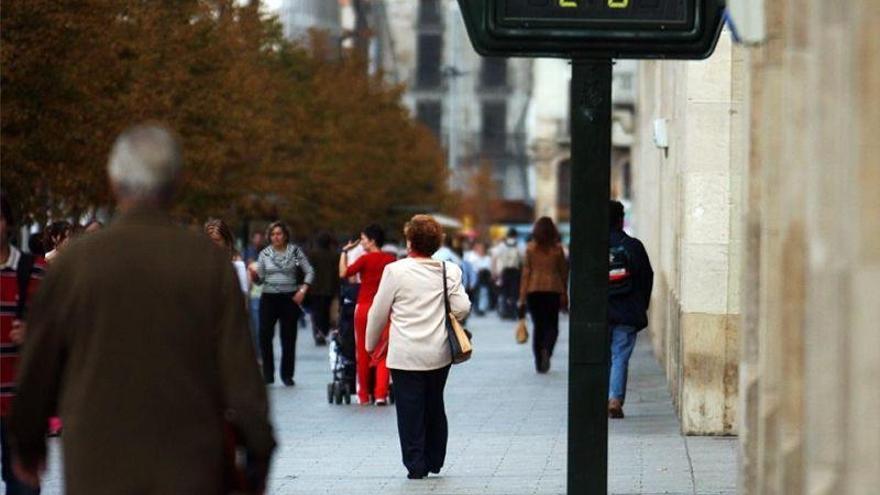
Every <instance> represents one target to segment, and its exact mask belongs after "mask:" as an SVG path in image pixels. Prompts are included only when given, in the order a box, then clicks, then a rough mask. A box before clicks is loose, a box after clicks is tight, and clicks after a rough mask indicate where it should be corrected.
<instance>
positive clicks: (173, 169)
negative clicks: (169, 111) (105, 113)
mask: <svg viewBox="0 0 880 495" xmlns="http://www.w3.org/2000/svg"><path fill="white" fill-rule="evenodd" d="M180 167H181V158H180V145H179V144H178V142H177V138H176V137H175V136H174V134H173V133H172V132H171V131H169V130H168V129H166V128H165V127H162V126H160V125H157V124H141V125H136V126H134V127H130V128H128V129H126V130H125V132H123V133H122V134H120V135H119V137H118V138H116V142H115V143H113V149H112V150H111V151H110V160H109V162H108V164H107V173H108V175H109V176H110V182H112V183H113V184H114V185H115V186H116V188H117V189H118V190H119V192H120V194H123V195H125V196H130V197H136V198H162V197H165V196H168V195H170V193H171V192H172V191H173V189H174V182H175V179H176V178H177V175H178V173H179V172H180Z"/></svg>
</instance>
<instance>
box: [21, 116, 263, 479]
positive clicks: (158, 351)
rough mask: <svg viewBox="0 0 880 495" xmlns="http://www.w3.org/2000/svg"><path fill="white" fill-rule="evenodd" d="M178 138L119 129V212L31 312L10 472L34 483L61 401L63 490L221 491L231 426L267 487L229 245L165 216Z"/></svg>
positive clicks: (58, 272)
mask: <svg viewBox="0 0 880 495" xmlns="http://www.w3.org/2000/svg"><path fill="white" fill-rule="evenodd" d="M180 166H181V164H180V151H179V148H178V144H177V142H176V140H175V138H174V137H173V136H172V135H171V133H169V132H168V131H167V130H165V129H163V128H161V127H156V126H150V125H147V126H138V127H134V128H131V129H129V130H128V131H126V132H125V133H123V134H122V135H121V136H120V137H119V138H118V139H117V141H116V143H115V144H114V146H113V150H112V151H111V154H110V161H109V166H108V173H109V177H110V182H111V185H112V187H113V191H114V194H115V195H116V198H117V206H118V211H119V213H120V214H119V217H118V218H117V219H116V220H115V221H114V222H113V223H112V224H111V225H110V226H108V227H107V228H106V229H103V230H101V231H100V232H96V233H94V234H91V235H89V236H85V237H83V238H81V239H78V240H76V241H74V242H73V243H71V245H70V246H68V247H67V249H65V250H64V252H62V253H61V254H59V255H58V258H57V260H56V261H55V262H54V263H53V265H52V269H51V270H50V273H49V274H48V275H47V276H46V278H45V279H44V281H43V282H44V283H43V284H42V285H41V287H40V290H39V292H38V293H37V296H36V298H35V300H34V306H33V310H32V311H31V312H30V313H29V315H30V319H29V320H28V328H29V330H28V335H27V338H26V340H25V343H24V350H23V356H22V362H21V368H20V371H19V389H18V396H17V397H16V400H15V402H14V403H13V406H12V418H11V428H10V429H11V439H12V447H13V451H14V452H15V453H16V454H17V457H16V458H15V459H16V464H15V469H16V473H17V475H18V476H19V478H21V479H22V480H24V481H30V482H32V483H36V482H37V481H38V476H39V474H40V471H41V470H42V469H43V467H44V464H45V458H46V441H45V433H46V418H47V417H48V416H49V415H51V414H52V413H53V412H54V411H55V410H56V408H57V410H58V411H59V412H60V415H61V417H62V418H63V420H64V425H65V428H64V436H63V437H62V443H63V453H64V471H65V473H64V474H65V488H66V492H67V493H69V494H72V495H76V494H86V493H87V494H101V493H107V494H111V493H112V494H118V493H142V494H146V493H156V494H159V493H162V494H165V493H181V494H183V493H193V494H195V493H199V494H211V493H222V492H224V490H226V489H227V486H228V484H227V483H229V482H228V481H225V480H224V476H227V471H226V469H227V464H228V452H229V448H228V447H224V445H225V444H227V443H228V440H227V439H228V437H230V436H231V435H230V434H229V433H225V434H224V431H226V432H229V431H232V432H235V434H236V435H237V437H238V440H239V441H240V442H241V443H242V444H243V447H244V451H245V453H246V456H245V457H246V458H247V459H248V469H247V470H246V471H245V473H246V476H247V478H248V479H249V481H250V483H251V484H253V485H257V487H256V489H255V491H261V490H262V486H263V484H264V482H265V475H266V472H267V467H268V465H269V460H270V456H271V453H272V450H273V448H274V445H275V442H274V440H273V435H272V428H271V425H270V424H269V420H268V404H267V400H266V391H265V387H264V386H263V385H262V380H261V377H260V372H259V370H258V369H257V365H256V363H255V362H254V359H253V356H254V351H253V348H252V344H251V339H250V336H249V333H248V321H247V315H246V314H245V307H244V300H243V299H242V292H241V289H240V287H239V283H238V280H237V279H236V275H235V272H234V271H233V269H232V267H231V266H230V263H229V255H228V253H227V252H225V251H223V250H220V249H216V248H214V247H213V246H212V245H211V244H210V241H209V240H208V239H206V238H205V237H204V236H201V235H198V234H196V233H192V232H188V231H186V230H184V229H181V228H178V227H176V226H174V225H173V224H172V223H171V220H170V218H169V216H168V214H167V213H166V209H167V207H168V206H169V203H170V199H171V197H172V194H173V192H174V188H175V185H176V183H177V177H178V174H179V171H180Z"/></svg>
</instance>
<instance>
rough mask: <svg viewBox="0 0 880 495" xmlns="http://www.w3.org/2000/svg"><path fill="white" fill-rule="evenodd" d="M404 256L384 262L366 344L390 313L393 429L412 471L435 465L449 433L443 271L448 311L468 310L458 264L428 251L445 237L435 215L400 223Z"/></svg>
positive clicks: (419, 473) (374, 341) (418, 473)
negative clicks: (402, 225)
mask: <svg viewBox="0 0 880 495" xmlns="http://www.w3.org/2000/svg"><path fill="white" fill-rule="evenodd" d="M404 234H405V236H406V247H407V252H408V254H409V256H408V257H407V258H404V259H402V260H400V261H398V262H397V263H393V264H391V265H388V266H387V267H386V268H385V272H384V274H383V275H382V281H381V283H380V284H379V291H378V292H377V293H376V297H375V298H374V299H373V306H372V307H371V308H370V313H369V320H368V324H367V346H366V347H367V351H368V352H371V351H373V350H374V349H375V348H376V347H377V346H378V345H379V343H380V341H381V338H382V333H383V332H384V329H385V326H386V324H387V322H388V318H389V315H390V317H391V328H390V332H389V339H388V357H387V364H388V368H389V369H390V370H391V377H392V379H393V380H394V397H395V404H396V406H397V432H398V435H399V436H400V450H401V454H402V457H403V465H404V466H406V469H407V470H408V471H409V474H408V475H407V477H408V478H410V479H420V478H424V477H425V476H427V475H428V473H435V474H436V473H439V472H440V469H441V468H442V467H443V463H444V461H445V459H446V444H447V439H448V435H449V431H448V424H447V421H446V407H445V405H444V402H443V390H444V388H445V387H446V379H447V377H448V376H449V367H450V365H451V363H452V356H451V353H450V349H449V341H448V335H447V331H446V325H445V322H446V317H447V314H446V309H445V304H444V290H443V271H444V264H445V266H446V284H447V286H448V288H449V289H448V293H449V305H450V309H451V311H452V317H454V318H457V319H459V320H462V319H464V317H465V316H467V314H468V312H469V311H470V307H471V303H470V301H469V300H468V297H467V294H466V293H465V290H464V287H463V286H462V280H461V275H462V273H461V269H460V268H459V267H458V266H457V265H454V264H452V263H448V262H443V261H437V260H433V259H431V255H433V254H434V252H435V251H437V249H438V248H439V247H440V244H441V242H442V241H443V229H442V227H441V226H440V224H439V223H437V221H436V220H434V218H433V217H431V216H428V215H416V216H414V217H412V219H411V220H410V221H409V222H408V223H407V224H406V228H405V229H404Z"/></svg>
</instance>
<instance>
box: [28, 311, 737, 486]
mask: <svg viewBox="0 0 880 495" xmlns="http://www.w3.org/2000/svg"><path fill="white" fill-rule="evenodd" d="M561 323H562V327H563V331H562V335H561V336H560V341H559V345H558V347H557V350H556V355H555V356H554V358H553V367H552V369H551V371H550V373H548V374H547V375H538V374H536V373H535V372H534V367H533V364H532V358H531V350H530V346H528V345H517V344H516V343H515V342H514V339H513V324H512V323H511V322H502V321H501V320H499V319H497V318H495V317H492V316H487V317H484V318H476V317H473V318H471V319H470V321H469V322H468V326H469V328H470V329H471V330H472V331H473V332H474V334H475V341H474V345H475V354H474V358H473V359H472V360H471V361H470V362H468V363H466V364H464V365H461V366H456V367H454V368H453V370H452V373H451V374H450V380H449V383H448V385H447V389H446V390H447V393H446V398H447V412H448V415H449V423H450V425H449V430H450V438H449V451H448V455H447V461H446V466H445V467H444V469H443V471H442V472H441V475H440V476H436V477H435V476H431V477H429V478H427V479H425V480H407V479H406V470H405V468H404V467H403V466H402V464H401V462H400V451H399V446H398V442H397V430H396V422H395V421H396V420H395V413H394V408H393V407H386V408H379V407H374V406H356V405H349V406H345V405H342V406H336V405H329V404H327V399H326V384H327V382H328V380H329V371H328V369H329V368H328V358H327V353H326V348H324V347H322V348H316V347H314V346H313V345H312V342H311V337H310V335H309V333H308V332H307V331H306V330H305V329H304V330H301V331H300V335H299V343H298V355H297V371H296V383H297V384H296V387H294V388H285V387H283V386H274V387H272V389H271V396H272V405H273V416H274V419H275V426H276V429H277V434H278V438H279V443H280V446H279V449H278V451H277V454H276V458H275V462H274V465H273V469H272V473H271V481H270V486H269V493H272V494H284V495H287V494H303V495H306V494H308V495H312V494H339V495H359V494H364V495H366V494H369V495H375V494H377V493H381V494H382V495H392V494H404V493H406V494H428V493H430V494H450V495H452V494H462V495H465V494H498V495H520V494H523V495H524V494H540V495H544V494H564V493H565V484H566V479H565V473H566V445H567V441H566V422H567V420H566V418H567V412H566V393H567V380H566V378H567V372H566V370H567V359H568V339H567V335H568V332H567V330H565V329H566V328H567V320H565V319H563V320H562V322H561ZM626 413H627V418H626V419H624V420H614V421H612V422H611V428H610V442H609V443H610V447H609V492H610V493H614V494H659V493H673V494H688V495H693V494H728V493H735V492H736V490H735V483H736V445H737V444H736V440H735V439H732V438H698V437H684V436H682V435H680V433H679V427H678V421H677V420H676V418H675V416H674V413H673V408H672V404H671V401H670V398H669V394H668V393H667V389H666V383H665V379H664V376H663V374H662V372H661V370H660V368H659V366H658V365H657V363H656V361H655V360H654V358H653V356H652V355H651V352H650V345H649V343H648V338H647V336H646V335H642V336H640V337H639V344H638V345H637V347H636V351H635V353H634V355H633V360H632V362H631V370H630V382H629V392H628V399H627V404H626ZM59 463H60V460H59V459H58V457H57V446H55V445H53V457H52V462H51V463H50V472H49V473H48V476H47V483H46V485H45V487H44V491H43V493H46V494H52V493H60V490H61V482H60V479H59V478H60V476H59V471H58V469H59Z"/></svg>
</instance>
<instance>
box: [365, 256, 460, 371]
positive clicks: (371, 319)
mask: <svg viewBox="0 0 880 495" xmlns="http://www.w3.org/2000/svg"><path fill="white" fill-rule="evenodd" d="M442 269H443V267H442V266H441V262H439V261H436V260H432V259H428V258H405V259H402V260H400V261H396V262H394V263H391V264H390V265H388V266H386V267H385V271H384V272H383V273H382V282H381V283H380V284H379V292H377V293H376V297H375V298H374V299H373V305H372V306H371V307H370V313H369V316H368V318H367V339H366V347H367V351H372V350H373V349H375V347H376V346H377V345H378V343H379V340H380V338H381V336H382V331H383V330H384V329H385V324H386V323H387V322H388V317H389V314H390V316H391V331H390V333H389V339H388V358H387V360H386V364H387V365H388V367H389V368H392V369H399V370H413V371H418V370H420V371H427V370H435V369H438V368H442V367H444V366H446V365H448V364H450V363H451V362H452V357H451V354H450V352H449V342H448V340H447V334H446V324H445V320H444V318H445V306H444V303H443V278H442V273H443V271H442ZM446 283H447V286H448V290H449V305H450V308H451V310H452V313H453V315H455V317H456V318H458V319H459V320H462V319H464V317H465V316H467V314H468V312H469V311H470V309H471V302H470V300H469V299H468V297H467V294H465V291H464V288H463V287H462V285H461V268H459V267H458V266H457V265H455V264H454V263H446Z"/></svg>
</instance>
